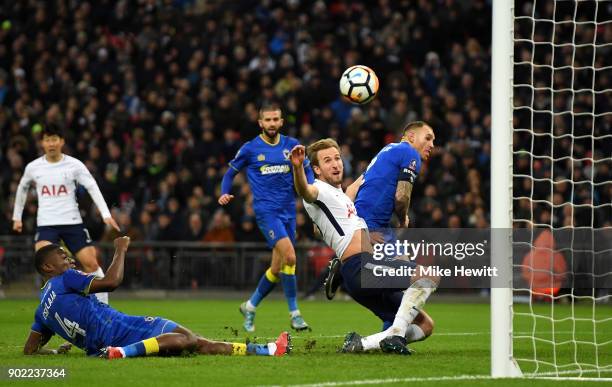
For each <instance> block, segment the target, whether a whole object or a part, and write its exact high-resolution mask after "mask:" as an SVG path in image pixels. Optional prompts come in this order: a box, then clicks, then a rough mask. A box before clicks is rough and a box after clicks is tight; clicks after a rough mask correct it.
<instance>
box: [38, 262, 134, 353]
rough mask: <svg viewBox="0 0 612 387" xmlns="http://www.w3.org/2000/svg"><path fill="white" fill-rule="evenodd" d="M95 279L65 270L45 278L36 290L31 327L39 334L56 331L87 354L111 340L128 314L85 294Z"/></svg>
mask: <svg viewBox="0 0 612 387" xmlns="http://www.w3.org/2000/svg"><path fill="white" fill-rule="evenodd" d="M95 278H96V276H95V275H93V274H85V273H82V272H80V271H78V270H74V269H69V270H66V271H65V272H64V273H63V274H61V275H58V276H56V277H53V278H51V279H50V280H49V281H47V283H45V285H44V286H43V288H42V289H41V292H40V305H39V306H38V308H36V312H35V314H34V323H33V324H32V330H33V331H35V332H38V333H41V334H43V335H53V334H58V335H60V336H61V337H63V338H64V339H65V340H66V341H69V342H70V343H72V344H73V345H75V346H77V347H79V348H81V349H83V350H85V351H86V352H87V353H88V354H89V355H93V354H96V353H97V352H98V351H99V350H100V348H102V347H104V346H105V345H106V344H107V343H112V342H113V338H114V337H115V336H117V333H118V331H120V330H121V329H122V322H124V321H127V319H128V318H129V316H127V315H125V314H123V313H121V312H118V311H116V310H115V309H113V308H111V307H109V306H108V305H106V304H104V303H101V302H99V301H98V299H97V298H96V297H95V296H94V295H90V294H89V286H90V285H91V281H93V280H94V279H95ZM123 325H125V324H123ZM125 328H127V327H125Z"/></svg>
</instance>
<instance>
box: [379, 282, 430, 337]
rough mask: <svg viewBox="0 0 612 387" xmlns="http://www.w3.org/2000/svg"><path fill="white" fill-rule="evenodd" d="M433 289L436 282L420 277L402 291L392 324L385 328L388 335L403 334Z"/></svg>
mask: <svg viewBox="0 0 612 387" xmlns="http://www.w3.org/2000/svg"><path fill="white" fill-rule="evenodd" d="M435 290H436V284H435V282H433V281H432V280H431V279H429V278H420V279H418V280H416V281H415V282H414V283H413V284H412V285H410V287H409V288H408V289H406V291H405V292H404V296H403V297H402V302H401V304H400V307H399V309H398V310H397V313H396V314H395V320H393V325H392V326H391V327H390V328H389V329H387V330H388V331H390V332H389V333H390V334H389V336H405V335H406V329H408V326H409V325H410V324H411V323H412V321H413V320H414V318H415V317H416V316H417V315H418V314H419V310H420V309H422V308H423V306H424V305H425V301H427V298H428V297H429V295H430V294H431V293H433V292H434V291H435Z"/></svg>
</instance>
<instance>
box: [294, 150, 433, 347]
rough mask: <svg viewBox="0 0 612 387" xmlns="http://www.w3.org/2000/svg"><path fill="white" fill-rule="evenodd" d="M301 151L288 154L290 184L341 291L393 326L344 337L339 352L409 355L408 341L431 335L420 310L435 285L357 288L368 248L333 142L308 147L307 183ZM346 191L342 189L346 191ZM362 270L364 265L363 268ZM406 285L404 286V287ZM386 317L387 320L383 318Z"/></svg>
mask: <svg viewBox="0 0 612 387" xmlns="http://www.w3.org/2000/svg"><path fill="white" fill-rule="evenodd" d="M305 154H306V149H305V148H304V147H303V146H302V145H297V146H295V147H294V148H293V149H292V150H291V164H292V166H293V176H294V185H295V189H296V191H297V193H298V194H299V195H300V196H302V198H303V199H304V208H305V209H306V212H308V215H309V216H310V218H311V219H312V221H313V222H314V223H315V224H316V225H317V227H318V228H319V230H320V233H321V238H322V239H323V240H324V241H325V243H327V245H329V246H330V247H331V248H332V249H334V251H335V252H336V255H337V256H338V257H340V260H341V262H342V267H341V272H342V276H343V278H344V286H345V289H346V290H347V292H348V293H349V294H350V295H351V296H352V297H353V299H355V301H357V302H358V303H360V304H362V305H363V306H365V307H366V308H368V309H370V310H371V311H372V312H373V313H374V314H376V315H377V316H378V317H380V318H385V319H388V318H391V319H392V320H393V325H392V326H391V327H390V328H388V329H387V330H385V331H383V332H379V333H376V334H373V335H370V336H367V337H361V336H360V335H358V334H357V333H355V332H351V333H349V334H348V335H347V336H346V338H345V342H344V345H343V348H342V350H343V352H362V351H369V350H374V349H379V348H380V349H382V350H383V351H385V352H395V353H401V354H409V353H410V350H409V349H408V347H407V344H408V342H412V341H418V340H423V339H425V338H427V337H428V336H429V335H431V333H432V331H433V320H432V319H431V318H430V317H429V316H428V315H427V314H426V313H425V312H424V311H423V310H422V308H423V306H424V304H425V301H426V300H427V298H428V297H429V295H430V294H431V293H433V292H434V291H435V289H436V287H437V285H438V283H439V278H438V277H435V276H431V277H430V276H418V275H417V276H412V277H411V279H410V282H411V284H409V283H406V288H407V289H406V290H405V292H403V290H404V289H387V288H362V287H361V276H360V274H361V270H362V266H361V264H362V262H361V261H362V258H365V259H367V258H371V257H372V245H371V243H370V236H369V234H368V228H367V225H366V223H365V221H364V220H363V219H362V218H360V217H359V216H358V214H357V210H356V209H355V205H354V203H353V200H354V195H355V193H356V190H353V189H351V192H349V195H351V196H352V197H349V196H347V194H345V193H344V192H343V191H342V188H341V183H342V178H343V170H344V168H343V165H342V158H341V157H340V148H339V146H338V144H337V143H336V141H334V140H333V139H330V138H328V139H323V140H319V141H317V142H315V143H313V144H312V145H310V146H309V147H308V158H309V159H310V164H311V166H312V170H313V172H314V173H315V175H316V176H317V179H316V180H315V181H314V183H313V184H308V182H307V180H306V174H305V172H304V168H303V167H302V162H303V161H304V157H305ZM348 191H349V190H348V189H347V192H348ZM385 264H386V265H388V266H394V265H398V266H400V265H407V264H409V263H408V262H406V261H402V260H395V261H391V262H385ZM366 268H367V266H366ZM408 286H410V287H408ZM389 316H390V317H389Z"/></svg>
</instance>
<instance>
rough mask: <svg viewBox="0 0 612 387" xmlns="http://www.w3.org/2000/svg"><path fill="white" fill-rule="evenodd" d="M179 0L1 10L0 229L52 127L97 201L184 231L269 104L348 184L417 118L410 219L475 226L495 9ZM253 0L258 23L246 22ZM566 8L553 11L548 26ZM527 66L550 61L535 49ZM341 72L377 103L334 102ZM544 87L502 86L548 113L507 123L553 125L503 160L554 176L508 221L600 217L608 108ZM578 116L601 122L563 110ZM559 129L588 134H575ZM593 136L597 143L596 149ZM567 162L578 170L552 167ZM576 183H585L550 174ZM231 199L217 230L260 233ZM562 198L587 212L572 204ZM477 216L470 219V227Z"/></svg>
mask: <svg viewBox="0 0 612 387" xmlns="http://www.w3.org/2000/svg"><path fill="white" fill-rule="evenodd" d="M162 3H163V4H162ZM523 3H524V5H525V7H527V8H529V7H530V4H531V3H529V2H522V3H521V4H523ZM181 4H182V2H150V1H141V2H124V1H111V2H92V1H87V0H86V1H79V2H71V1H67V0H58V1H54V2H35V1H14V2H7V3H6V4H5V6H4V7H3V10H2V11H3V13H2V14H3V18H4V20H8V21H10V24H4V25H5V26H8V27H6V28H2V29H0V163H2V165H3V166H7V167H6V168H3V170H2V171H1V172H0V194H1V195H2V197H3V198H4V199H5V200H2V201H0V216H1V217H2V221H0V234H8V233H10V232H11V230H10V217H11V210H12V198H13V197H14V193H15V189H16V186H17V182H18V181H19V178H20V177H21V174H22V173H23V167H24V165H25V163H26V162H29V161H31V160H32V159H34V158H35V157H37V156H38V155H39V154H40V149H39V147H38V144H37V140H36V135H37V133H39V132H40V127H41V125H45V124H46V123H47V122H54V123H56V124H58V125H60V126H61V127H63V128H64V129H65V132H66V134H67V135H66V142H67V143H66V147H65V149H66V152H67V153H69V154H73V155H75V156H77V157H78V158H80V159H81V160H83V162H84V163H85V164H86V165H87V167H88V168H89V169H90V170H91V172H92V174H93V175H94V176H95V177H96V179H97V180H98V181H99V183H100V187H101V188H102V190H103V193H104V195H105V197H106V200H107V202H109V203H112V205H113V206H115V207H118V208H120V209H121V210H122V211H128V212H129V213H131V214H138V215H137V218H138V220H139V222H137V227H138V228H139V229H140V231H141V234H142V237H143V238H144V239H145V240H173V239H182V237H183V236H182V234H181V231H183V230H186V229H187V228H189V227H190V225H189V224H190V220H191V214H192V213H193V212H200V213H201V214H202V215H201V216H202V219H207V216H208V214H211V213H214V212H215V210H216V209H217V206H216V198H215V196H216V195H217V194H218V189H219V183H220V179H221V176H222V175H223V172H224V168H226V165H227V162H228V161H229V160H230V159H231V158H233V157H234V155H235V153H236V151H237V150H238V148H239V147H240V146H241V144H242V143H244V142H245V141H247V140H249V139H251V138H252V137H254V136H255V135H257V133H258V132H259V128H258V126H257V118H258V117H257V108H258V107H259V106H260V105H261V104H262V103H265V102H270V101H276V102H279V103H281V105H282V106H283V111H284V112H285V125H284V133H287V134H290V135H293V136H296V137H298V139H300V140H301V141H302V142H303V143H304V144H305V145H308V144H309V143H311V142H312V141H314V140H316V139H318V138H321V137H330V136H331V137H334V138H336V139H337V140H338V141H339V143H340V145H341V146H342V148H343V151H344V155H343V161H344V164H345V173H346V174H347V178H354V177H356V176H357V175H359V174H360V173H362V172H363V170H364V169H365V168H366V167H367V165H368V164H369V162H370V160H371V158H372V157H373V156H374V155H375V154H376V153H377V151H378V150H379V149H380V147H381V146H383V145H384V144H386V143H388V142H390V141H396V140H397V134H398V130H400V129H401V128H402V127H403V126H404V124H405V123H406V121H409V120H414V119H422V120H425V121H427V122H428V123H429V124H430V125H432V127H433V128H434V129H435V131H436V146H437V149H436V150H435V151H434V154H433V155H432V157H431V159H430V160H429V162H428V164H427V165H424V166H423V170H422V173H421V174H420V177H419V181H418V184H416V185H415V189H414V192H413V199H412V205H411V215H410V219H411V222H410V224H411V226H413V227H423V226H425V225H430V224H434V223H435V224H437V225H442V226H447V225H448V224H449V223H451V224H453V225H456V224H457V222H459V224H461V225H462V226H464V227H465V226H469V227H480V226H483V225H485V224H488V213H489V208H488V205H489V175H490V171H489V166H488V163H489V160H490V156H491V146H490V140H489V138H490V123H491V116H490V114H489V110H490V106H489V100H490V82H489V78H490V67H489V62H490V60H489V55H490V51H491V45H490V34H489V33H485V32H483V31H490V22H491V17H490V15H491V7H490V2H487V1H483V0H478V1H473V2H465V1H463V2H462V1H452V0H451V1H446V2H445V6H444V7H435V6H433V5H432V4H433V3H431V2H427V1H418V2H417V1H381V2H378V3H377V7H374V8H372V7H370V6H369V5H370V4H369V2H367V1H365V0H355V1H351V2H346V1H339V2H316V4H315V5H314V6H311V5H308V4H307V2H302V3H300V2H297V4H296V2H283V1H255V2H254V3H253V2H246V3H244V4H242V2H231V1H228V2H207V3H206V7H201V8H200V7H194V8H191V9H190V10H189V11H186V10H185V9H184V8H182V6H181ZM254 4H255V5H256V6H257V9H258V10H259V11H258V12H257V15H255V14H253V12H250V11H251V10H252V8H253V7H252V6H253V5H254ZM538 7H539V8H538V10H537V11H538V12H544V10H543V9H540V8H541V7H542V6H541V5H540V6H538ZM584 7H590V5H588V4H585V5H584ZM519 8H520V9H523V8H524V7H523V6H522V5H521V6H520V7H519V6H517V9H519ZM565 8H566V7H560V8H559V10H558V13H559V15H558V16H559V18H562V17H563V16H564V15H565V13H566V12H567V10H566V9H565ZM585 9H586V8H585ZM279 15H282V18H281V19H282V20H281V21H280V22H279ZM424 15H427V17H424ZM570 16H571V15H570ZM559 20H561V19H559ZM550 28H551V27H550V26H542V31H536V35H537V36H536V37H538V38H540V37H542V39H541V40H544V36H546V33H548V32H550V31H547V29H550ZM567 28H569V27H568V26H559V30H558V31H557V36H564V35H566V36H570V37H571V32H572V31H571V30H568V29H567ZM588 30H589V29H586V28H585V29H579V30H576V32H575V34H576V37H575V39H576V40H575V41H576V42H589V41H591V42H592V38H591V39H590V40H589V32H588ZM448 31H452V33H447V32H448ZM532 33H533V32H532V29H531V27H530V26H527V25H524V24H522V23H520V22H518V23H517V25H516V36H517V37H522V38H531V35H532ZM568 34H570V35H568ZM604 36H607V35H606V34H604V33H602V34H597V39H598V41H597V42H596V43H597V44H600V43H602V44H603V39H604ZM602 50H603V48H602ZM587 51H588V50H583V51H581V52H577V54H576V57H575V58H574V60H575V62H576V63H592V62H593V61H594V62H595V63H594V66H596V67H597V68H604V67H605V63H604V58H605V57H606V56H605V55H603V51H602V53H601V54H599V52H598V54H597V55H595V56H594V57H592V56H589V55H588V53H587ZM606 52H607V51H606ZM516 56H517V58H520V59H521V60H525V61H527V62H529V61H531V59H532V58H531V52H530V51H529V49H528V48H527V47H520V46H517V53H516ZM572 58H573V57H572V55H571V52H570V51H564V50H559V52H558V53H557V52H556V53H555V57H554V59H555V61H556V62H558V63H556V64H558V65H560V64H564V63H566V62H567V61H568V60H571V59H572ZM533 59H534V60H535V61H536V62H538V63H540V62H541V64H542V65H548V67H550V64H549V63H547V62H546V60H548V59H547V58H546V56H544V55H543V56H542V57H541V58H540V57H539V55H536V56H535V57H534V58H533ZM545 62H546V63H545ZM354 64H364V65H368V66H370V67H372V68H373V69H374V70H375V71H376V73H377V75H378V78H379V80H380V82H381V87H380V93H379V96H378V97H377V99H375V100H374V101H373V102H371V103H370V104H368V105H366V106H354V105H350V104H348V103H346V102H345V101H343V100H342V99H340V98H338V91H337V81H338V78H339V76H340V74H341V73H342V71H343V70H344V68H346V67H348V66H350V65H354ZM541 67H542V68H541V69H540V68H538V69H535V70H532V69H531V68H530V67H529V66H522V65H520V66H519V65H517V66H516V71H515V82H516V83H517V84H518V83H528V82H530V81H533V84H534V85H535V84H537V83H538V82H545V84H546V85H549V84H550V79H552V77H551V74H550V70H548V69H547V68H548V67H547V66H541ZM576 71H577V73H576V74H575V76H570V75H569V73H566V72H564V71H556V72H555V74H554V83H555V85H554V87H556V88H557V89H563V88H565V87H567V88H571V87H573V88H575V89H581V88H586V89H590V88H592V87H594V88H595V89H596V90H599V91H602V90H604V89H606V88H607V83H606V82H607V81H608V78H607V77H604V76H601V77H595V78H593V76H589V74H588V73H587V71H586V70H585V71H582V70H576ZM602 74H603V73H602ZM572 82H573V84H570V83H572ZM593 82H595V83H594V84H593ZM544 94H545V93H536V94H535V95H534V96H533V102H532V101H531V98H532V91H531V90H530V88H516V90H515V106H522V105H531V104H532V103H533V105H534V107H537V108H538V109H542V110H550V111H551V113H552V112H553V111H554V112H556V113H557V114H555V115H553V114H550V113H535V114H533V117H532V116H531V115H530V114H528V109H517V110H515V116H514V120H515V127H517V128H530V129H534V130H536V131H542V130H548V128H550V127H553V126H552V123H554V130H555V133H554V134H555V137H554V138H553V139H552V141H551V138H550V137H549V136H533V135H530V134H528V133H527V132H516V133H515V136H514V150H515V151H519V150H528V151H530V152H533V153H534V154H536V155H541V156H543V157H542V158H540V159H538V160H537V163H536V162H534V163H531V159H530V158H529V157H528V156H526V155H525V154H523V155H521V154H520V153H515V158H516V159H515V166H516V169H515V171H516V173H523V174H530V173H531V170H530V169H531V168H532V164H533V173H534V175H536V177H538V178H544V179H553V180H554V184H551V183H545V182H537V181H532V180H530V179H528V178H516V179H515V184H514V189H515V194H514V196H515V197H517V199H516V200H515V202H514V207H515V209H516V210H517V211H518V212H517V214H519V216H515V219H523V220H525V222H521V224H523V223H524V224H527V223H528V222H527V220H528V221H529V222H535V223H543V222H552V223H554V224H558V225H569V224H572V225H583V224H587V225H590V224H591V223H593V224H594V225H596V226H600V225H603V224H609V223H610V219H612V214H611V212H612V210H611V209H610V206H609V205H608V204H609V203H610V202H611V200H612V188H611V187H610V186H611V184H610V183H606V182H609V181H610V180H611V177H612V176H611V175H612V167H611V166H610V162H609V152H608V153H607V154H606V153H605V151H604V150H606V149H610V147H612V145H611V142H610V139H609V137H608V136H605V134H607V133H609V128H610V120H609V119H607V118H606V117H609V116H604V115H603V112H609V111H610V107H611V105H612V102H611V100H610V95H609V94H610V93H603V92H600V93H597V94H596V95H595V96H594V97H592V98H591V97H590V96H587V95H586V94H585V93H582V94H583V95H580V94H581V93H578V95H576V96H575V100H574V99H572V98H571V97H570V93H567V95H565V94H564V93H557V94H558V95H556V96H555V98H553V100H552V101H551V98H549V97H547V95H548V94H546V95H544ZM571 101H574V103H572V102H571ZM568 109H569V110H568ZM580 112H593V113H595V114H598V116H597V118H593V117H592V116H589V115H588V114H587V115H576V114H575V113H580ZM561 113H563V114H561ZM565 113H573V114H565ZM572 117H573V120H572ZM551 121H552V122H551ZM541 128H544V129H541ZM570 130H573V131H574V132H573V133H572V134H573V135H574V136H582V135H585V137H583V138H578V137H577V138H571V139H570V138H569V136H566V134H567V133H568V132H569V131H570ZM591 134H592V135H595V136H599V137H598V138H600V139H599V140H595V143H594V144H591V139H590V137H589V136H590V135H591ZM593 145H594V146H595V148H596V149H595V150H594V149H592V148H593ZM572 146H573V148H572ZM597 149H599V151H597ZM566 156H573V157H574V158H575V160H576V161H574V162H572V161H571V160H568V159H565V160H561V159H560V158H562V157H566ZM547 157H549V158H551V159H552V158H554V159H555V161H550V160H549V159H547ZM577 160H583V161H577ZM571 177H573V178H574V180H576V181H578V179H580V180H583V181H585V183H584V184H582V183H581V184H567V183H564V182H563V181H564V179H569V178H571ZM241 179H242V180H241ZM241 181H244V177H240V176H239V177H237V178H236V179H235V184H236V185H237V186H241V187H242V185H241ZM551 185H552V188H551ZM429 187H433V189H432V188H429ZM235 190H236V189H235ZM551 192H552V193H553V194H556V193H558V194H559V196H557V197H556V198H554V197H551ZM531 195H533V197H532V199H535V200H556V203H558V205H557V206H556V207H554V208H553V209H552V210H551V211H549V213H548V214H546V212H544V211H531V208H530V207H531V204H530V203H529V202H524V199H521V198H522V197H524V196H531ZM237 196H239V197H237V198H236V200H235V203H233V205H232V206H231V207H230V208H229V209H228V214H227V215H225V216H224V218H225V217H227V218H228V219H224V220H223V222H221V223H224V224H225V223H229V224H234V225H236V237H237V238H238V239H239V240H242V238H244V239H245V240H251V239H256V238H255V237H254V234H257V233H258V231H257V227H256V224H255V223H254V222H253V219H252V218H251V217H250V216H249V215H248V214H247V213H246V212H245V208H248V207H247V206H245V204H246V203H248V202H249V200H252V195H251V194H250V192H249V191H248V189H247V191H243V192H240V194H239V195H237ZM449 203H453V204H451V205H450V206H449ZM571 204H575V205H579V204H593V205H595V206H598V207H596V210H593V211H591V210H590V209H587V208H584V210H580V209H579V208H577V209H576V211H569V210H567V208H568V207H567V206H568V205H571ZM177 205H178V208H177ZM89 206H90V203H89V202H87V201H85V202H84V203H81V209H82V210H83V212H84V214H85V219H84V220H85V223H86V224H87V225H89V224H92V222H94V220H93V218H94V217H93V214H92V212H91V210H90V207H89ZM35 210H36V207H35V203H33V202H29V204H28V206H26V214H25V216H24V229H25V231H26V232H30V233H32V232H33V230H34V222H35V218H34V217H33V216H32V214H34V213H35V212H36V211H35ZM476 210H478V211H479V212H480V211H482V213H483V215H478V216H476V217H474V216H473V215H474V212H475V211H476ZM300 211H302V210H300ZM440 212H441V215H442V216H439V215H440V214H439V213H440ZM215 216H217V215H215ZM455 216H456V217H458V218H459V219H458V220H457V218H456V217H455ZM532 217H536V219H532ZM213 218H215V217H213ZM471 218H472V219H471ZM298 219H301V218H298ZM434 219H435V220H434ZM252 226H253V227H252ZM205 228H207V229H208V228H209V227H208V226H206V227H205ZM224 230H225V231H223V232H224V233H225V236H224V237H222V238H221V239H229V235H230V234H231V228H229V227H226V228H225V229H224ZM253 230H255V232H254V231H253ZM100 231H101V229H100ZM215 233H217V234H218V233H219V231H218V230H216V231H214V232H212V231H208V232H207V233H206V234H207V235H209V234H210V235H217V234H215ZM252 234H253V235H252ZM301 234H302V235H307V233H306V232H302V233H301ZM217 237H218V235H217V236H215V237H213V238H217ZM232 238H233V235H232Z"/></svg>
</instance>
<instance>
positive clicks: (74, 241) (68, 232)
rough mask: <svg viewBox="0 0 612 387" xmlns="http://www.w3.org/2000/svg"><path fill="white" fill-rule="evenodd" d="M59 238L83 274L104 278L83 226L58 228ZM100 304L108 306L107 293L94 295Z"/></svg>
mask: <svg viewBox="0 0 612 387" xmlns="http://www.w3.org/2000/svg"><path fill="white" fill-rule="evenodd" d="M60 230H61V233H60V236H61V238H62V240H63V241H64V243H65V244H66V247H68V249H69V250H70V251H72V252H73V253H74V255H75V256H76V258H77V260H78V261H79V263H80V264H81V267H83V271H84V272H85V273H90V274H95V275H96V277H98V278H104V271H103V270H102V268H101V267H100V265H98V259H97V254H96V248H95V247H94V246H92V244H91V243H92V240H91V237H90V236H89V231H88V230H87V228H85V225H83V224H78V225H70V226H60ZM96 297H97V298H98V300H99V301H100V302H103V303H105V304H108V293H96Z"/></svg>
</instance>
